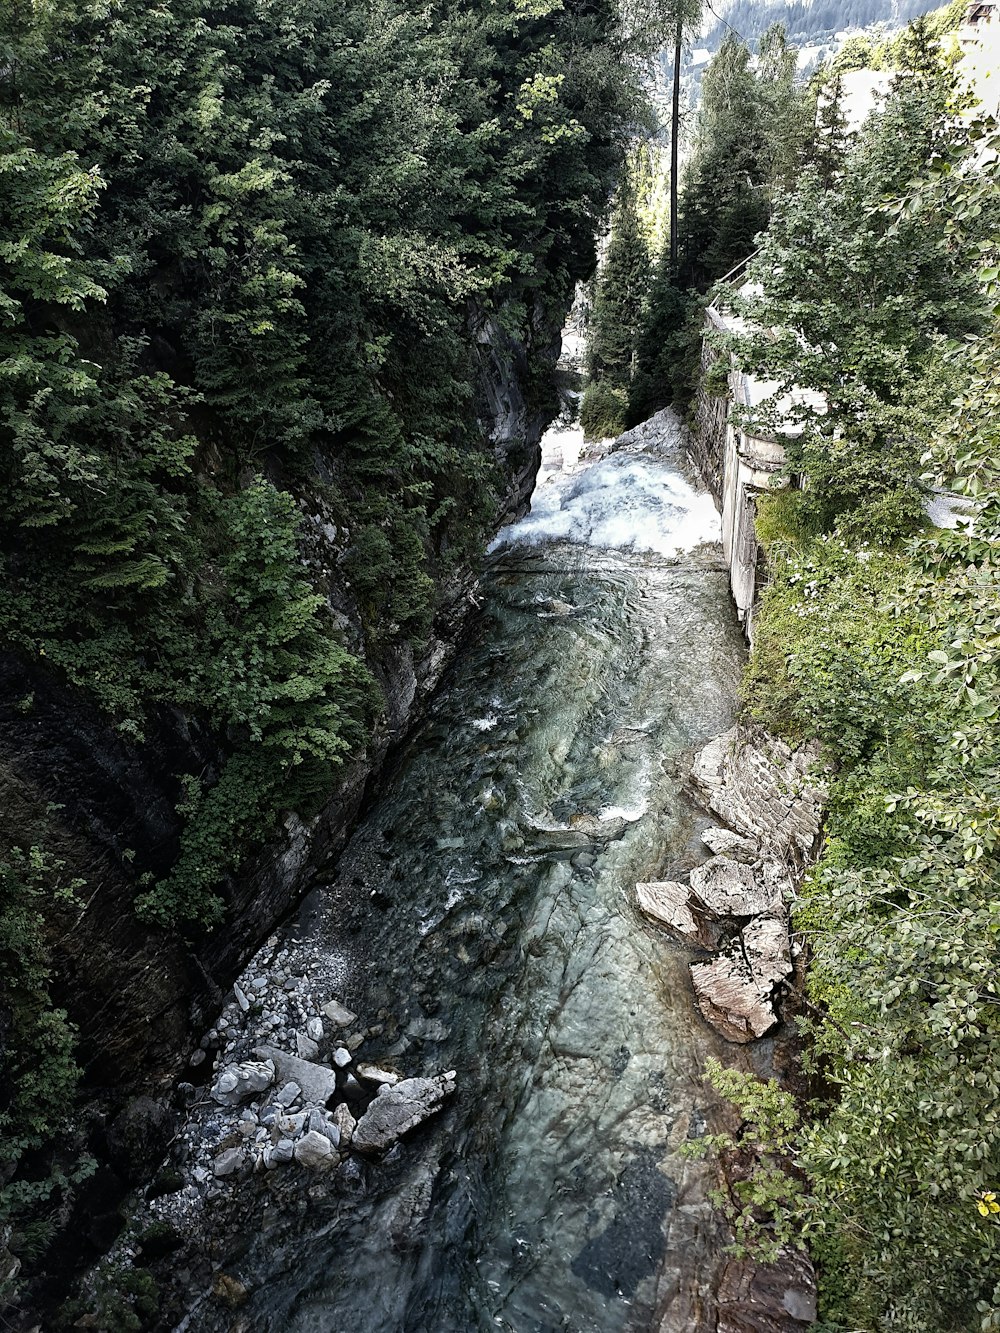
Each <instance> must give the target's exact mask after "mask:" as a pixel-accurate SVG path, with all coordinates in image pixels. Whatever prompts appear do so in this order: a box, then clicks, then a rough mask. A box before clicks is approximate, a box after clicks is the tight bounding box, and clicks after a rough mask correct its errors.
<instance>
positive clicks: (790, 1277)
mask: <svg viewBox="0 0 1000 1333" xmlns="http://www.w3.org/2000/svg"><path fill="white" fill-rule="evenodd" d="M716 1300H717V1303H718V1315H717V1323H716V1324H715V1328H716V1333H800V1330H801V1329H803V1328H807V1327H808V1326H809V1325H810V1324H814V1323H815V1322H816V1276H815V1274H814V1272H813V1268H812V1264H811V1263H810V1262H809V1260H808V1259H807V1258H806V1256H805V1255H804V1254H802V1253H801V1252H799V1251H797V1250H784V1251H783V1252H782V1254H781V1255H780V1256H779V1257H778V1259H777V1260H776V1262H775V1263H773V1264H758V1263H756V1262H754V1261H753V1260H750V1259H730V1261H729V1262H728V1263H727V1264H726V1267H725V1269H724V1270H723V1274H722V1280H721V1282H720V1283H719V1290H718V1293H717V1296H716Z"/></svg>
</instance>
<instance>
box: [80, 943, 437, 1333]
mask: <svg viewBox="0 0 1000 1333" xmlns="http://www.w3.org/2000/svg"><path fill="white" fill-rule="evenodd" d="M341 981H342V978H341V976H340V975H339V972H338V967H337V962H336V959H335V958H333V957H331V955H330V954H329V953H327V952H324V951H322V950H320V949H318V948H317V947H315V945H309V944H308V943H304V942H303V943H299V942H296V941H295V939H294V938H289V937H288V936H284V937H282V938H280V939H279V937H277V936H275V937H273V938H272V939H270V940H269V941H268V942H267V943H266V945H265V946H264V948H263V949H262V950H261V951H260V953H258V954H257V955H256V956H255V958H254V959H253V961H252V963H251V964H250V966H249V967H248V968H247V969H246V970H245V971H244V973H243V974H242V975H241V976H240V978H239V979H238V980H237V982H236V983H235V985H234V986H233V988H232V991H231V992H230V994H229V996H228V997H227V999H226V1002H225V1005H224V1007H223V1009H222V1011H221V1013H220V1014H219V1017H218V1019H217V1021H216V1023H215V1025H214V1026H213V1027H212V1028H210V1029H209V1030H208V1031H207V1032H206V1033H205V1034H204V1036H203V1037H202V1038H201V1040H200V1042H199V1044H198V1045H197V1046H196V1047H195V1049H194V1050H193V1051H192V1052H191V1054H190V1056H189V1059H188V1062H187V1071H186V1075H185V1077H184V1079H183V1080H182V1081H181V1082H180V1083H179V1084H178V1086H177V1089H176V1097H175V1103H176V1105H177V1106H178V1107H179V1108H181V1109H180V1110H179V1111H177V1112H176V1113H175V1114H176V1119H177V1124H178V1126H179V1127H177V1128H176V1132H175V1134H174V1137H173V1142H172V1145H171V1148H170V1152H169V1155H168V1158H167V1160H166V1162H165V1163H164V1164H163V1166H162V1167H161V1169H160V1171H159V1174H158V1175H157V1176H156V1178H155V1179H154V1180H153V1182H152V1184H151V1185H150V1186H149V1187H148V1188H147V1189H146V1190H145V1191H144V1192H143V1193H142V1194H138V1195H136V1196H135V1198H134V1201H133V1206H132V1210H131V1217H130V1222H129V1225H128V1227H127V1229H126V1231H125V1233H124V1234H123V1236H122V1237H121V1238H120V1239H119V1241H118V1242H117V1244H116V1245H115V1246H114V1248H113V1249H112V1251H111V1253H110V1254H109V1255H108V1257H107V1259H106V1260H105V1261H104V1262H103V1263H102V1264H101V1265H100V1266H99V1267H98V1268H97V1269H95V1270H94V1271H93V1272H92V1273H91V1274H90V1276H89V1278H88V1279H87V1281H86V1283H85V1284H84V1291H83V1299H82V1308H86V1309H87V1310H88V1311H91V1312H92V1311H94V1310H95V1309H96V1310H98V1311H100V1310H101V1309H106V1308H107V1306H108V1302H109V1300H111V1299H119V1298H121V1293H120V1292H117V1291H116V1290H111V1289H113V1288H114V1283H115V1280H116V1278H115V1275H116V1274H120V1273H121V1272H123V1271H124V1272H128V1271H132V1272H134V1271H137V1270H145V1271H147V1272H150V1273H153V1274H156V1276H157V1277H159V1278H160V1279H161V1280H162V1283H161V1287H162V1291H161V1294H162V1306H161V1309H160V1312H159V1317H158V1320H157V1323H156V1326H157V1327H171V1326H173V1324H174V1322H175V1321H176V1320H178V1319H179V1318H181V1317H182V1316H183V1314H184V1313H185V1312H187V1313H191V1312H193V1311H197V1309H198V1307H199V1306H200V1305H201V1304H202V1303H203V1302H204V1301H210V1302H212V1303H213V1304H218V1303H219V1302H221V1303H222V1305H223V1306H225V1305H230V1306H232V1307H233V1308H237V1307H238V1306H239V1305H240V1304H241V1302H242V1299H243V1298H244V1295H245V1292H244V1289H243V1287H242V1284H241V1283H240V1281H239V1280H238V1279H237V1278H235V1277H232V1276H231V1275H229V1274H228V1273H227V1272H226V1270H225V1266H224V1264H220V1262H219V1260H220V1258H222V1257H223V1256H224V1255H225V1254H226V1253H227V1246H230V1245H231V1243H232V1235H233V1234H234V1231H235V1230H236V1229H237V1228H236V1226H234V1223H238V1219H239V1218H240V1217H241V1216H242V1215H243V1213H244V1211H245V1210H246V1209H247V1208H248V1207H249V1199H250V1196H251V1195H254V1196H256V1195H258V1194H259V1193H263V1194H265V1195H269V1196H272V1197H273V1198H275V1199H276V1200H277V1199H280V1201H281V1206H282V1207H286V1208H287V1207H293V1206H295V1200H298V1203H299V1204H300V1205H301V1206H309V1205H310V1204H315V1203H316V1202H317V1201H318V1199H319V1198H321V1197H325V1196H330V1195H333V1196H335V1195H336V1194H337V1193H338V1192H340V1193H345V1192H346V1193H348V1194H349V1193H351V1192H352V1191H354V1190H356V1189H359V1188H363V1175H364V1169H365V1163H366V1162H368V1161H371V1160H373V1159H377V1158H381V1157H383V1156H385V1155H386V1154H389V1153H391V1152H392V1150H393V1149H394V1148H396V1145H397V1144H398V1143H399V1140H400V1139H401V1138H403V1137H404V1136H405V1135H407V1134H409V1133H410V1132H411V1131H412V1130H414V1129H416V1128H417V1127H418V1126H419V1125H420V1124H422V1123H423V1122H424V1121H425V1120H427V1119H428V1118H429V1117H430V1116H432V1115H434V1114H435V1113H436V1112H438V1111H440V1110H441V1109H442V1107H443V1106H444V1104H445V1102H446V1100H447V1099H448V1098H449V1097H450V1096H451V1094H452V1093H453V1092H454V1091H455V1088H456V1074H455V1071H454V1070H448V1071H444V1072H441V1073H439V1074H437V1075H433V1076H430V1077H426V1076H425V1077H407V1071H406V1069H405V1066H404V1064H403V1062H402V1059H401V1057H402V1056H403V1054H404V1052H406V1051H407V1050H408V1049H409V1048H410V1047H411V1046H412V1044H413V1043H412V1039H411V1038H412V1036H417V1035H425V1036H426V1035H429V1036H430V1037H431V1038H433V1036H434V1035H435V1034H434V1033H433V1032H431V1033H430V1034H411V1036H409V1037H408V1036H407V1035H406V1033H405V1032H404V1031H403V1029H402V1027H401V1025H400V1024H399V1023H398V1022H396V1020H395V1019H394V1017H393V1015H392V1014H391V1013H390V1012H389V1011H387V1010H382V1011H380V1013H379V1014H378V1015H377V1016H375V1017H372V1016H367V1017H365V1016H361V1015H359V1014H358V1013H356V1012H354V1011H353V1010H351V1009H350V1008H348V1006H347V1005H346V1004H345V1003H344V1002H343V998H342V987H341ZM375 1040H377V1041H378V1045H379V1049H380V1051H381V1052H382V1055H381V1056H380V1058H379V1061H378V1063H375V1062H374V1061H373V1060H371V1059H367V1060H366V1059H365V1048H366V1046H367V1045H369V1044H371V1043H372V1042H373V1041H375ZM133 1109H134V1111H135V1112H141V1111H142V1108H138V1107H137V1108H133ZM125 1114H126V1116H127V1115H128V1114H129V1110H128V1109H127V1110H126V1113H125ZM199 1290H200V1292H201V1295H200V1297H198V1296H197V1294H196V1295H195V1299H194V1301H192V1300H191V1299H190V1298H191V1295H192V1293H198V1292H199ZM144 1326H145V1325H144Z"/></svg>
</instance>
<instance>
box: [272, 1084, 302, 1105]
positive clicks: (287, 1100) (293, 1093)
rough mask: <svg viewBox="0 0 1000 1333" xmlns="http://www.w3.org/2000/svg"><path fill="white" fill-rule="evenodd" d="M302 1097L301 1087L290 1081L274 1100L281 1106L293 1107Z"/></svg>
mask: <svg viewBox="0 0 1000 1333" xmlns="http://www.w3.org/2000/svg"><path fill="white" fill-rule="evenodd" d="M301 1095H302V1089H301V1088H300V1087H299V1085H298V1084H297V1083H295V1082H292V1081H289V1082H288V1083H286V1084H285V1085H284V1087H283V1088H282V1089H281V1091H280V1092H278V1093H276V1094H275V1098H274V1100H275V1101H276V1102H278V1103H279V1105H281V1106H291V1104H292V1103H293V1102H295V1101H298V1099H299V1097H300V1096H301Z"/></svg>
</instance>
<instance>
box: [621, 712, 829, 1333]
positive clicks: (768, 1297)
mask: <svg viewBox="0 0 1000 1333" xmlns="http://www.w3.org/2000/svg"><path fill="white" fill-rule="evenodd" d="M690 783H691V789H692V794H693V795H694V796H695V797H696V800H697V801H698V803H699V805H700V806H701V807H702V808H703V810H704V811H705V812H706V814H708V815H709V816H711V817H712V818H713V819H715V820H716V821H718V822H717V823H714V824H711V825H709V826H708V827H707V828H705V829H703V830H702V834H701V837H702V841H703V842H704V844H705V845H706V846H707V847H708V848H709V849H710V851H711V852H712V853H713V855H712V856H711V857H710V858H709V859H708V860H707V861H705V862H704V863H703V864H701V865H698V866H696V867H694V869H692V870H691V872H690V874H689V876H688V880H687V882H686V883H684V882H682V881H680V880H664V881H657V882H650V883H642V884H637V885H636V897H637V902H638V905H639V907H640V909H641V910H642V911H643V912H644V913H645V915H646V916H647V917H649V918H650V919H651V920H653V921H655V922H656V923H657V924H659V925H661V926H664V927H666V929H667V930H668V931H669V932H670V933H671V934H672V935H673V936H674V937H675V938H677V939H678V940H681V941H682V942H683V943H685V944H687V945H688V946H691V947H693V948H695V949H696V950H698V952H699V955H700V956H699V957H697V958H696V959H695V960H694V961H692V962H691V964H690V976H691V983H692V986H693V989H694V994H695V998H696V1001H697V1004H698V1008H699V1009H700V1011H701V1013H702V1015H703V1017H704V1018H705V1019H706V1020H707V1021H708V1022H709V1023H710V1024H711V1025H712V1027H713V1028H714V1029H715V1030H716V1031H717V1032H718V1033H720V1034H721V1035H722V1036H723V1037H724V1038H725V1039H726V1040H727V1041H729V1042H732V1043H734V1044H735V1045H737V1046H739V1047H749V1048H750V1049H749V1050H748V1051H747V1056H748V1057H749V1059H750V1062H751V1064H754V1063H755V1060H754V1048H753V1043H756V1042H758V1041H760V1039H761V1038H764V1037H767V1036H770V1035H771V1034H774V1033H776V1032H780V1029H781V1024H782V1021H783V1020H784V1019H785V1018H787V1017H789V1016H790V1015H788V1014H786V1013H784V1012H783V1007H782V1002H783V997H784V994H785V992H786V988H787V986H788V985H789V983H790V982H791V981H792V980H793V979H794V976H795V974H796V971H797V970H799V969H800V967H801V962H802V947H801V944H800V943H799V942H798V941H796V940H795V939H794V938H793V937H792V934H791V931H790V922H789V913H790V906H791V903H792V901H793V899H794V897H795V892H796V888H797V885H798V883H799V881H800V879H801V876H802V873H803V871H804V869H805V867H806V866H807V865H808V863H809V862H810V860H811V859H812V858H813V856H814V854H815V852H816V848H817V844H818V841H819V834H820V827H821V822H822V815H823V805H824V801H825V787H824V781H823V773H822V771H821V769H820V767H819V756H818V749H817V747H815V746H802V747H800V748H799V749H796V750H792V749H790V748H789V747H788V746H787V745H785V744H784V743H783V742H782V741H780V740H778V739H777V738H776V737H774V736H771V735H768V734H767V733H765V732H763V731H761V730H760V729H756V728H750V727H746V726H742V725H738V726H735V727H733V728H731V729H730V730H729V731H727V732H725V733H723V734H722V735H720V736H717V737H716V738H715V739H714V740H713V741H711V742H710V743H709V744H708V745H706V746H704V747H703V748H702V749H701V750H700V751H699V752H698V753H697V755H696V756H695V759H694V762H693V764H692V767H691V773H690ZM735 1063H743V1061H742V1060H739V1061H735ZM769 1072H770V1071H769ZM735 1160H736V1159H735V1158H734V1160H733V1162H731V1163H730V1166H731V1167H733V1168H734V1169H735ZM724 1176H725V1172H724ZM731 1184H732V1181H730V1180H729V1179H726V1178H724V1179H723V1181H722V1187H723V1189H724V1190H727V1189H728V1188H729V1187H730V1185H731ZM712 1305H713V1307H714V1308H713V1309H712V1310H711V1311H710V1312H709V1313H708V1314H707V1315H706V1319H705V1322H704V1324H703V1327H704V1328H705V1329H706V1330H711V1333H796V1330H800V1329H802V1328H803V1327H806V1326H808V1325H810V1324H812V1323H813V1322H814V1321H815V1319H816V1277H815V1273H814V1271H813V1268H812V1264H811V1262H810V1260H809V1258H808V1256H807V1255H806V1254H805V1253H804V1252H802V1251H799V1250H792V1249H786V1250H785V1251H784V1252H783V1253H782V1255H781V1256H780V1257H779V1259H778V1260H777V1261H776V1262H775V1263H772V1264H762V1263H758V1262H757V1261H755V1260H754V1259H753V1258H750V1257H744V1258H736V1257H734V1258H732V1259H730V1260H729V1261H728V1262H727V1263H726V1265H725V1267H724V1268H723V1270H722V1273H721V1276H720V1279H719V1281H718V1283H717V1286H716V1290H715V1291H714V1292H713V1299H712Z"/></svg>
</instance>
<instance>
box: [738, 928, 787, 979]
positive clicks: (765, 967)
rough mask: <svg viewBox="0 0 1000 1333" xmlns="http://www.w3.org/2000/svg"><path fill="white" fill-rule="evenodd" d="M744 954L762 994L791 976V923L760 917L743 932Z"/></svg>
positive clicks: (741, 938) (741, 935)
mask: <svg viewBox="0 0 1000 1333" xmlns="http://www.w3.org/2000/svg"><path fill="white" fill-rule="evenodd" d="M740 942H741V943H742V945H743V954H744V957H745V958H746V960H747V963H748V964H749V965H750V971H751V973H752V975H753V979H754V981H755V982H756V984H757V986H758V988H759V989H760V991H761V992H762V993H763V994H770V993H771V991H772V990H773V989H774V987H775V985H776V984H777V983H778V982H779V981H784V980H785V978H786V977H790V976H791V975H792V942H791V940H790V939H789V936H788V924H787V922H786V921H784V920H782V919H781V918H779V917H773V916H758V917H754V919H753V920H752V921H749V922H748V923H747V924H746V925H745V926H744V927H743V929H742V931H741V932H740Z"/></svg>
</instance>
